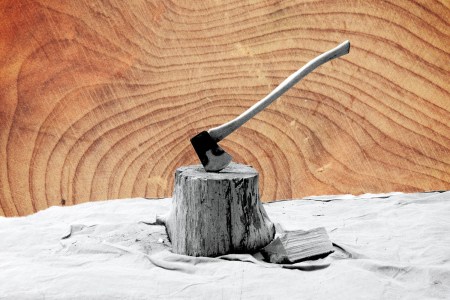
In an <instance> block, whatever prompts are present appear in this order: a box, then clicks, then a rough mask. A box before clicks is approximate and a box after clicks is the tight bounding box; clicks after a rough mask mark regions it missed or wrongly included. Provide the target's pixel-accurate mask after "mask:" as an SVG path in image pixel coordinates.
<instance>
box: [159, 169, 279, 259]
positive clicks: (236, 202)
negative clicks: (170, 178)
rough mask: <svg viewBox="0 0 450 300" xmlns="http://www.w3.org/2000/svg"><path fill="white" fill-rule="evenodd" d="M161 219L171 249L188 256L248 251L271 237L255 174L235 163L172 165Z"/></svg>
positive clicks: (271, 231)
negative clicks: (167, 207) (168, 201)
mask: <svg viewBox="0 0 450 300" xmlns="http://www.w3.org/2000/svg"><path fill="white" fill-rule="evenodd" d="M162 221H163V222H164V224H165V225H166V229H167V233H168V235H169V238H170V240H171V242H172V250H173V252H175V253H178V254H185V255H191V256H210V257H211V256H218V255H222V254H227V253H244V252H246V253H249V252H253V251H256V250H258V249H260V248H262V247H264V246H266V245H267V244H268V243H269V242H271V241H272V239H273V237H274V235H275V227H274V225H273V223H272V222H271V221H270V219H269V217H268V216H267V214H266V211H265V210H264V207H263V205H262V203H261V202H260V200H259V191H258V172H257V171H256V170H255V169H253V168H251V167H249V166H245V165H240V164H236V163H231V164H230V165H229V166H228V167H227V168H225V169H224V170H222V171H221V172H220V173H208V172H205V170H204V169H203V167H202V166H201V165H194V166H186V167H181V168H179V169H177V171H176V172H175V187H174V193H173V200H172V208H171V211H170V213H169V214H168V215H167V216H166V217H165V218H163V220H162Z"/></svg>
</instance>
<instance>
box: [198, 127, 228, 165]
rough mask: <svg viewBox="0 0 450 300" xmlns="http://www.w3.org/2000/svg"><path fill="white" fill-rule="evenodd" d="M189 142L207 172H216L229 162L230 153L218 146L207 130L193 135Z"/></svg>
mask: <svg viewBox="0 0 450 300" xmlns="http://www.w3.org/2000/svg"><path fill="white" fill-rule="evenodd" d="M191 143H192V146H193V147H194V150H195V152H197V155H198V158H200V161H201V163H202V165H203V167H204V168H205V170H206V171H207V172H218V171H220V170H222V169H224V168H225V167H226V166H228V164H229V163H230V162H231V155H230V154H228V153H226V152H225V150H223V149H222V148H220V146H219V145H218V144H217V142H216V141H215V140H214V139H213V138H212V137H211V135H210V134H209V133H208V132H207V131H202V132H200V133H199V134H197V135H196V136H194V137H193V138H192V139H191Z"/></svg>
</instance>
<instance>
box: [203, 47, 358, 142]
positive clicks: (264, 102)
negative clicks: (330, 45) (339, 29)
mask: <svg viewBox="0 0 450 300" xmlns="http://www.w3.org/2000/svg"><path fill="white" fill-rule="evenodd" d="M349 51H350V42H349V41H345V42H343V43H342V44H340V45H339V46H337V47H336V48H334V49H331V50H330V51H327V52H325V53H323V54H321V55H319V56H317V57H316V58H314V59H313V60H311V61H310V62H308V63H307V64H306V65H304V66H303V67H302V68H301V69H299V70H298V71H296V72H295V73H293V74H292V75H291V76H289V77H288V78H286V79H285V80H284V81H283V82H282V83H281V84H280V85H278V86H277V87H276V88H275V89H274V90H273V91H272V92H270V94H268V95H267V96H266V97H264V98H263V99H261V100H259V101H258V102H257V103H255V104H254V105H253V106H251V107H250V108H249V109H247V110H246V111H245V112H243V113H242V114H241V115H240V116H238V117H237V118H235V119H233V120H231V121H229V122H227V123H225V124H223V125H220V126H218V127H214V128H211V129H210V130H208V133H209V134H210V135H211V137H212V138H213V139H214V140H215V141H216V142H219V141H221V140H223V139H224V138H225V137H226V136H228V135H229V134H230V133H232V132H233V131H235V130H236V129H238V128H239V127H241V126H242V125H243V124H244V123H245V122H247V121H248V120H250V119H251V118H253V117H254V116H255V115H256V114H257V113H259V112H260V111H262V110H263V109H264V108H266V107H267V106H269V105H270V104H271V103H272V102H273V101H275V100H276V99H278V97H280V96H281V95H283V94H284V92H286V91H287V90H289V89H290V88H291V87H292V86H293V85H294V84H296V83H297V82H299V81H300V80H301V79H302V78H303V77H305V76H306V75H308V74H309V73H310V72H312V71H313V70H314V69H316V68H317V67H319V66H320V65H322V64H324V63H326V62H327V61H330V60H332V59H334V58H338V57H340V56H343V55H345V54H348V53H349Z"/></svg>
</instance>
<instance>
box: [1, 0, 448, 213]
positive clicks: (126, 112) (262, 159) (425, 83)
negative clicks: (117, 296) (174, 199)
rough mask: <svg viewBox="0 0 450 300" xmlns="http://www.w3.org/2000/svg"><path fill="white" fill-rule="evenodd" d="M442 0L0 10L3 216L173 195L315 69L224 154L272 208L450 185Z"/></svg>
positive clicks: (54, 5)
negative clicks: (222, 132)
mask: <svg viewBox="0 0 450 300" xmlns="http://www.w3.org/2000/svg"><path fill="white" fill-rule="evenodd" d="M449 20H450V8H449V1H431V0H414V1H397V0H392V1H357V0H351V1H350V0H341V1H306V0H305V1H275V0H273V1H272V0H271V1H228V2H225V1H224V2H221V1H145V0H133V1H115V0H90V1H87V0H84V1H83V0H80V1H59V0H47V1H46V0H42V1H41V0H38V1H32V0H22V1H16V0H11V1H0V168H1V169H0V215H6V216H15V215H26V214H30V213H33V212H35V211H38V210H41V209H44V208H46V207H48V206H51V205H61V204H63V205H72V204H75V203H80V202H85V201H93V200H100V199H113V198H124V197H166V196H170V195H171V193H172V186H173V177H174V175H173V174H174V170H175V169H176V168H177V167H178V166H182V165H187V164H194V163H197V158H196V155H195V153H194V151H193V149H192V148H191V146H190V143H189V138H190V137H191V136H193V135H194V134H195V133H197V132H199V131H200V130H204V129H208V128H210V127H212V126H216V125H219V124H221V123H224V122H226V121H228V120H230V119H231V118H233V117H235V116H237V115H238V114H240V113H241V112H242V111H244V110H245V109H246V108H247V107H249V106H251V105H252V104H253V103H254V102H255V101H257V100H259V99H260V98H262V97H263V96H265V95H266V94H267V93H268V92H269V91H271V90H272V89H273V88H274V87H275V86H276V85H277V84H278V83H280V82H281V81H282V80H283V79H284V78H285V77H287V76H288V75H290V74H291V73H292V72H294V71H295V70H296V69H298V68H300V67H301V66H303V64H305V63H306V62H307V61H309V60H310V59H312V58H314V57H315V56H316V55H318V54H319V53H321V52H324V51H326V50H329V49H331V48H333V47H334V46H336V45H337V44H338V43H340V42H342V41H344V40H346V39H349V40H350V41H351V43H352V48H351V52H350V54H349V55H347V56H345V57H343V58H342V59H339V60H335V61H333V62H331V63H329V64H327V65H324V66H322V67H320V68H319V69H318V70H316V71H315V72H314V73H313V74H310V75H309V76H308V77H306V78H305V79H304V80H303V81H302V82H300V83H299V84H298V85H297V86H296V87H295V88H293V89H292V90H290V91H289V92H287V93H286V94H285V95H284V96H283V97H282V98H280V99H279V100H277V102H276V103H274V104H272V105H271V106H270V107H269V108H268V109H267V110H266V111H264V112H263V113H261V114H259V115H258V116H257V117H256V119H254V120H251V121H250V122H248V123H247V124H246V125H245V127H244V128H241V129H239V130H238V131H236V132H235V133H233V134H232V135H230V136H229V137H228V138H227V139H226V140H224V141H223V142H222V143H221V145H222V146H223V147H224V148H225V149H226V150H227V151H228V152H230V153H231V154H232V155H233V156H234V160H235V161H237V162H241V163H246V164H250V165H253V166H254V167H255V168H256V169H257V170H259V172H260V173H261V179H260V181H261V183H260V185H261V186H260V190H261V192H262V199H263V200H264V201H269V200H274V199H286V198H294V197H302V196H307V195H318V194H340V193H353V194H360V193H369V192H370V193H376V192H390V191H403V192H412V191H427V190H448V189H450V128H449V125H450V124H449V123H450V122H449V120H450V95H449V91H450V83H449V69H450V55H449V51H450V38H449V35H450V29H449V28H450V27H449Z"/></svg>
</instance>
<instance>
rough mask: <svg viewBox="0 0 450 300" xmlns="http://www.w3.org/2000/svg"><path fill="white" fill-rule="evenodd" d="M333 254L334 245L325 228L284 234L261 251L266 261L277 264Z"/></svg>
mask: <svg viewBox="0 0 450 300" xmlns="http://www.w3.org/2000/svg"><path fill="white" fill-rule="evenodd" d="M332 252H334V249H333V244H332V243H331V241H330V238H329V237H328V234H327V231H326V230H325V228H323V227H319V228H315V229H311V230H308V231H304V230H294V231H286V232H282V233H281V234H280V235H279V236H276V237H275V238H274V239H273V241H272V242H270V244H269V245H267V246H266V247H264V248H263V249H262V250H261V253H262V255H263V256H264V257H265V259H266V260H268V261H270V262H271V263H277V264H285V263H288V264H292V263H296V262H300V261H304V260H311V259H318V258H322V257H326V256H327V255H328V254H330V253H332Z"/></svg>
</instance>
